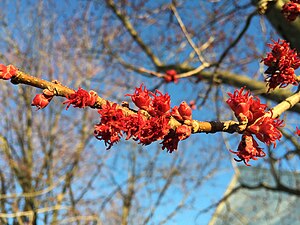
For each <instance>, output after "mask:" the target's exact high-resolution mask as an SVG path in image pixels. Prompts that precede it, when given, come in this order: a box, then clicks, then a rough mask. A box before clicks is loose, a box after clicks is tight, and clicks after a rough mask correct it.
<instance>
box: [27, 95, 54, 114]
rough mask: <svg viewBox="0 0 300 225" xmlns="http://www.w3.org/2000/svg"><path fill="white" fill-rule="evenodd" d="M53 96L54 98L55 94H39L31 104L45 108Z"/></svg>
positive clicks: (38, 107)
mask: <svg viewBox="0 0 300 225" xmlns="http://www.w3.org/2000/svg"><path fill="white" fill-rule="evenodd" d="M52 98H53V96H49V95H45V94H44V93H42V94H37V95H36V96H35V97H34V98H33V100H32V103H31V105H32V106H36V107H37V109H38V110H39V109H43V108H45V107H46V106H47V105H48V104H49V103H50V101H51V100H52Z"/></svg>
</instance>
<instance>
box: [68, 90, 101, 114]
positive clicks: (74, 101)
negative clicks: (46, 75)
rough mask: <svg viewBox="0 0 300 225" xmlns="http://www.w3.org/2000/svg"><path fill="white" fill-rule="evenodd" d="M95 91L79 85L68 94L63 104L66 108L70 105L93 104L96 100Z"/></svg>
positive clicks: (81, 106) (82, 106)
mask: <svg viewBox="0 0 300 225" xmlns="http://www.w3.org/2000/svg"><path fill="white" fill-rule="evenodd" d="M97 97H98V95H97V93H96V92H95V91H89V92H87V91H86V90H84V89H82V88H81V87H79V88H78V91H75V93H74V94H71V95H70V96H68V97H67V98H68V100H67V101H65V102H63V104H67V108H66V109H68V108H69V107H70V105H73V107H75V108H76V107H78V108H84V107H86V106H93V105H94V104H95V103H96V101H97Z"/></svg>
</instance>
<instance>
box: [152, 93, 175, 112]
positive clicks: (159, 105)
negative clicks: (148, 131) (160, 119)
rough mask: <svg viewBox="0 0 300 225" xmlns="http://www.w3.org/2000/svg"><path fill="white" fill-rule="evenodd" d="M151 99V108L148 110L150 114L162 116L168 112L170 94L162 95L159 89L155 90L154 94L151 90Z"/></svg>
mask: <svg viewBox="0 0 300 225" xmlns="http://www.w3.org/2000/svg"><path fill="white" fill-rule="evenodd" d="M151 95H152V96H153V100H152V102H151V109H150V110H149V111H148V112H149V113H150V115H151V116H157V115H158V116H162V115H166V116H167V115H169V114H170V109H171V106H170V101H171V100H170V95H169V94H168V93H166V94H165V95H163V94H162V93H161V92H160V91H158V90H156V91H155V94H154V93H152V92H151Z"/></svg>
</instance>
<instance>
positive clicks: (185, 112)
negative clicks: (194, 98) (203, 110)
mask: <svg viewBox="0 0 300 225" xmlns="http://www.w3.org/2000/svg"><path fill="white" fill-rule="evenodd" d="M178 112H179V114H180V115H181V116H182V118H183V119H184V120H192V109H191V107H190V106H189V105H188V104H187V103H186V102H184V101H183V102H181V103H180V105H179V108H178Z"/></svg>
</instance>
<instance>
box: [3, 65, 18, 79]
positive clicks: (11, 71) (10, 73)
mask: <svg viewBox="0 0 300 225" xmlns="http://www.w3.org/2000/svg"><path fill="white" fill-rule="evenodd" d="M17 71H18V69H17V68H16V67H14V66H13V65H8V66H5V65H3V64H0V79H3V80H9V79H11V78H12V77H14V76H15V75H16V73H17Z"/></svg>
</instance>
